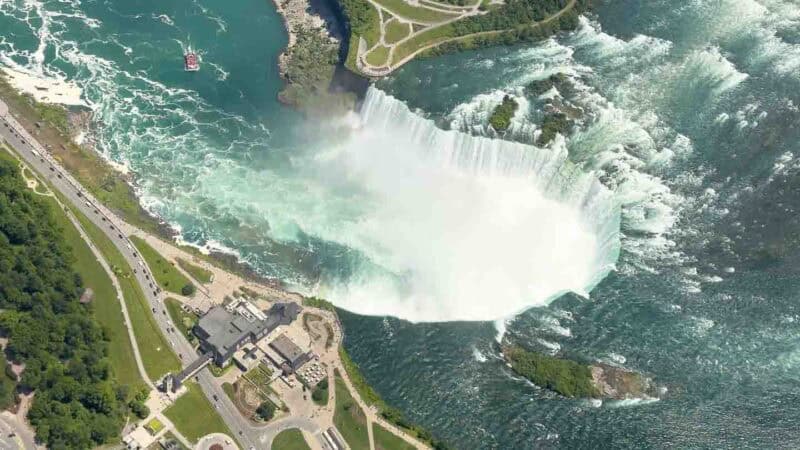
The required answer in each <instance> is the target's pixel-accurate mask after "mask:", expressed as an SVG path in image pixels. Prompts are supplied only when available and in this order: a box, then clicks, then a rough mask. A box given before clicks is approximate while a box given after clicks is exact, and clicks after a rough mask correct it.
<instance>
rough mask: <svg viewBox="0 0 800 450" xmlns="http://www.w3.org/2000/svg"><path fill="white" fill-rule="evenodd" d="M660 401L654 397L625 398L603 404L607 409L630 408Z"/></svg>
mask: <svg viewBox="0 0 800 450" xmlns="http://www.w3.org/2000/svg"><path fill="white" fill-rule="evenodd" d="M658 401H660V399H658V398H655V397H642V398H626V399H623V400H608V401H606V402H605V405H606V407H608V408H632V407H635V406H645V405H650V404H653V403H656V402H658Z"/></svg>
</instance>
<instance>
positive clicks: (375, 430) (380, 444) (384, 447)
mask: <svg viewBox="0 0 800 450" xmlns="http://www.w3.org/2000/svg"><path fill="white" fill-rule="evenodd" d="M372 438H373V439H374V440H375V450H414V446H413V445H411V444H409V443H408V442H406V441H404V440H403V439H400V438H399V437H397V436H395V435H394V434H392V433H391V432H389V431H388V430H387V429H386V428H383V427H382V426H380V425H378V424H377V423H373V424H372Z"/></svg>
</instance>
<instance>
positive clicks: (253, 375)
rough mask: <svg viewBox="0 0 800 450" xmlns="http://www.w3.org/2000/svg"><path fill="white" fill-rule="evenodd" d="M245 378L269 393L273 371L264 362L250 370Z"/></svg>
mask: <svg viewBox="0 0 800 450" xmlns="http://www.w3.org/2000/svg"><path fill="white" fill-rule="evenodd" d="M244 377H245V378H247V379H248V380H250V381H251V382H252V383H253V384H255V385H256V386H257V387H258V388H259V389H261V390H264V391H267V390H268V389H269V382H270V378H271V377H272V370H270V368H269V367H267V366H266V365H265V364H264V363H263V362H262V363H259V364H258V365H257V366H256V367H253V368H252V369H250V370H249V371H248V372H247V373H246V374H244Z"/></svg>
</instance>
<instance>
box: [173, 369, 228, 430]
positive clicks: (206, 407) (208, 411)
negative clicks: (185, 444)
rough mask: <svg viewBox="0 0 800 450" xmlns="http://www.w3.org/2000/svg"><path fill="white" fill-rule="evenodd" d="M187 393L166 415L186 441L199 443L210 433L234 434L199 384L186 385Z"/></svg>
mask: <svg viewBox="0 0 800 450" xmlns="http://www.w3.org/2000/svg"><path fill="white" fill-rule="evenodd" d="M186 388H187V389H188V390H187V392H186V393H185V394H183V395H181V396H180V397H179V398H178V400H176V401H175V403H173V404H172V405H171V406H170V407H168V408H167V409H165V410H164V415H165V416H167V418H168V419H169V420H171V421H172V423H173V424H174V425H175V427H176V428H177V429H178V431H179V432H180V433H181V434H182V435H184V436H186V439H188V440H190V441H192V442H197V441H198V440H199V439H200V438H201V437H203V436H205V435H207V434H209V433H224V434H227V435H228V436H231V437H233V434H232V433H231V431H230V430H229V429H228V427H227V426H226V425H225V422H223V421H222V418H221V417H220V416H219V414H217V412H216V410H214V406H213V405H212V404H211V403H210V402H209V401H208V399H207V398H206V396H205V395H204V394H203V391H202V390H201V389H200V386H198V385H197V383H194V382H191V383H186Z"/></svg>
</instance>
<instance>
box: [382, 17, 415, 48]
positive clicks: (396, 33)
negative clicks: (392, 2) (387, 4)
mask: <svg viewBox="0 0 800 450" xmlns="http://www.w3.org/2000/svg"><path fill="white" fill-rule="evenodd" d="M384 31H385V33H386V35H385V36H384V37H383V40H384V41H385V42H386V43H387V44H394V43H395V42H398V41H399V40H400V39H403V38H404V37H406V36H408V35H409V34H411V24H409V23H406V22H400V21H399V20H397V19H392V20H390V21H388V22H386V24H385V25H384Z"/></svg>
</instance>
